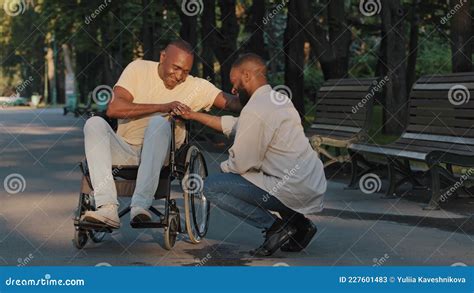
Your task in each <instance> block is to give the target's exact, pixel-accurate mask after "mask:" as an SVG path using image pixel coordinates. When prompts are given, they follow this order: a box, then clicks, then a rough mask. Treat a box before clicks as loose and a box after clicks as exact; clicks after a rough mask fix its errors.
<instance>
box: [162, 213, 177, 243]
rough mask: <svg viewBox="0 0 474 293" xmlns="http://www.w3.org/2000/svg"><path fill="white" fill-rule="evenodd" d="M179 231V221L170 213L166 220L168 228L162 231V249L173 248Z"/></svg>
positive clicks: (175, 215)
mask: <svg viewBox="0 0 474 293" xmlns="http://www.w3.org/2000/svg"><path fill="white" fill-rule="evenodd" d="M178 231H179V219H178V215H177V214H175V213H170V215H169V218H168V227H166V228H165V229H164V233H163V237H164V240H165V241H164V247H165V249H166V250H170V249H171V248H173V246H174V244H175V243H176V238H177V236H178Z"/></svg>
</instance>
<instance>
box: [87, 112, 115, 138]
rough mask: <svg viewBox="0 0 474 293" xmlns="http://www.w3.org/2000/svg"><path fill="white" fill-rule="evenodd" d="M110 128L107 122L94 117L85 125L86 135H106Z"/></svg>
mask: <svg viewBox="0 0 474 293" xmlns="http://www.w3.org/2000/svg"><path fill="white" fill-rule="evenodd" d="M108 128H110V126H109V124H108V123H107V121H105V120H104V118H102V117H98V116H93V117H91V118H89V119H87V121H86V123H85V124H84V134H91V133H104V132H106V131H107V130H108Z"/></svg>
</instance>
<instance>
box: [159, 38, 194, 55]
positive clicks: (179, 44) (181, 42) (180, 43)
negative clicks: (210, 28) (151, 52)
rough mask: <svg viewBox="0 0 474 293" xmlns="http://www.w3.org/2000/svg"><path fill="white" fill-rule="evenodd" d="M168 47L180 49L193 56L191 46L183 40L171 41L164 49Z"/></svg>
mask: <svg viewBox="0 0 474 293" xmlns="http://www.w3.org/2000/svg"><path fill="white" fill-rule="evenodd" d="M169 46H175V47H177V48H180V49H181V50H183V51H185V52H186V53H189V54H191V55H193V56H194V50H193V46H191V44H190V43H188V42H186V41H185V40H183V39H177V40H174V41H172V42H171V43H169V44H168V46H166V49H167V48H168V47H169Z"/></svg>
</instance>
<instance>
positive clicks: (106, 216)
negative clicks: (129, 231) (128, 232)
mask: <svg viewBox="0 0 474 293" xmlns="http://www.w3.org/2000/svg"><path fill="white" fill-rule="evenodd" d="M82 220H83V221H87V222H91V223H99V224H105V225H107V226H109V227H110V228H112V229H118V228H120V218H119V215H118V206H117V205H115V204H106V205H103V206H100V207H99V208H98V209H97V211H87V212H85V213H84V216H83V217H82Z"/></svg>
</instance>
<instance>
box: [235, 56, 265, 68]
mask: <svg viewBox="0 0 474 293" xmlns="http://www.w3.org/2000/svg"><path fill="white" fill-rule="evenodd" d="M247 62H252V63H256V64H258V65H261V66H263V67H266V65H265V60H263V58H262V57H260V56H258V55H257V54H255V53H246V54H243V55H240V56H239V58H237V60H235V61H234V63H233V64H232V68H237V67H239V66H241V65H242V64H244V63H247Z"/></svg>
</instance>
